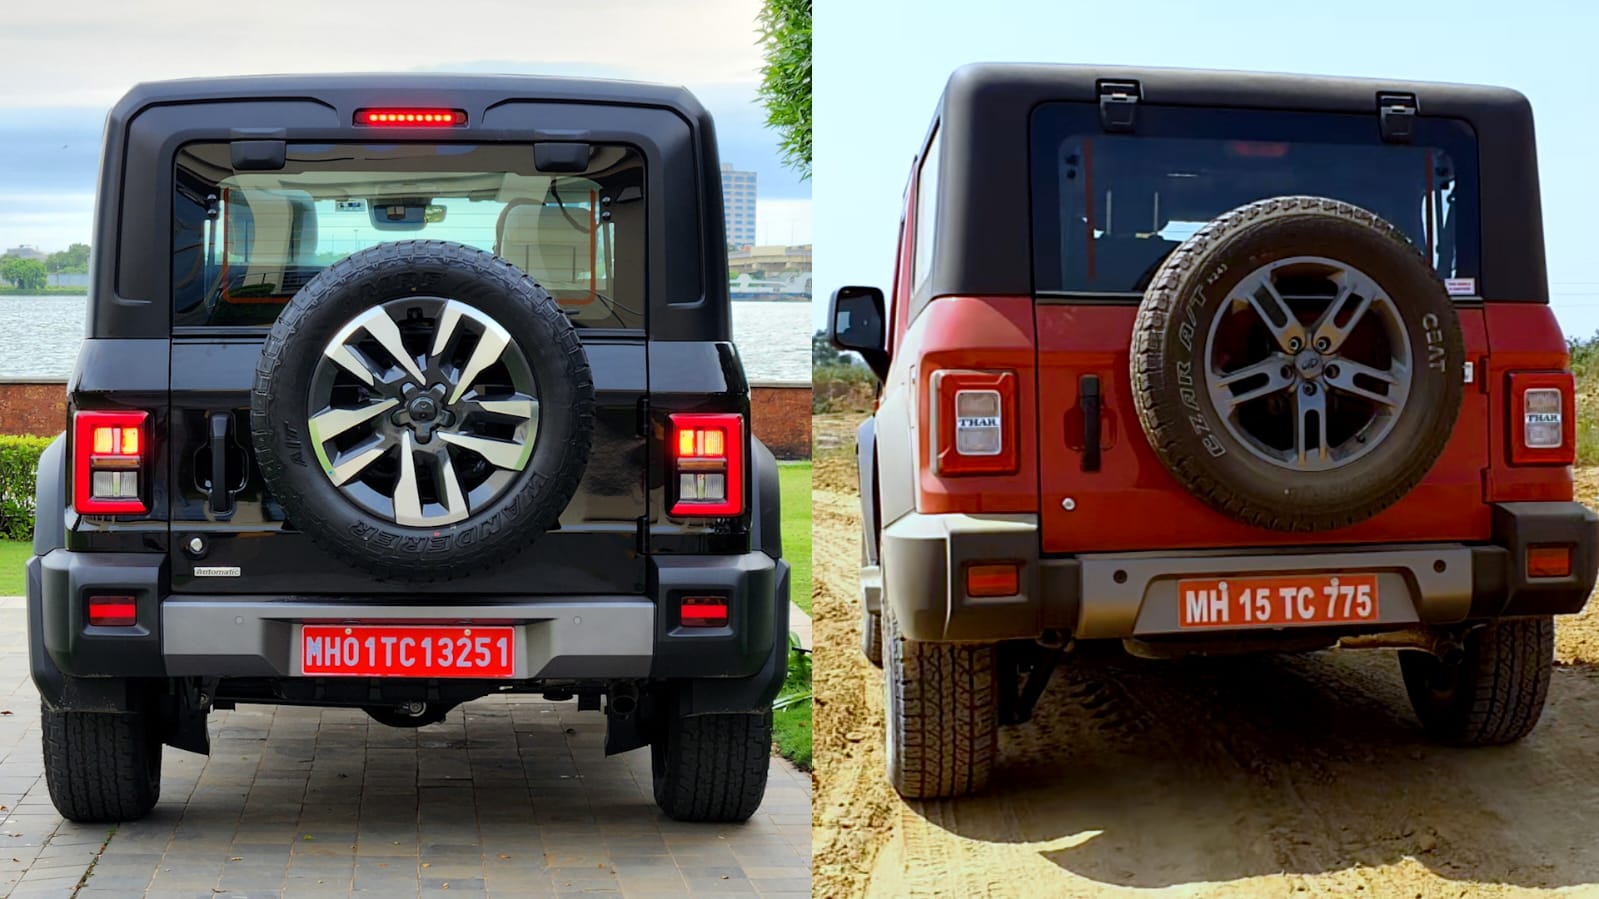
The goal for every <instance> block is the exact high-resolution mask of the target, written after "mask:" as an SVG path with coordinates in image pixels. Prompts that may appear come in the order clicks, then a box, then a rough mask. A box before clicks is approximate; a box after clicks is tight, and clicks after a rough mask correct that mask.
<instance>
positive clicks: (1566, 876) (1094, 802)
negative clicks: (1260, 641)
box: [813, 416, 1599, 899]
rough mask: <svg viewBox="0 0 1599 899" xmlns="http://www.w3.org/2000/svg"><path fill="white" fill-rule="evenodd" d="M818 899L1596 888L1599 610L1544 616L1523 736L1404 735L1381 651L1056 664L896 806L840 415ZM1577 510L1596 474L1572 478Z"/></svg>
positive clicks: (1410, 729) (831, 504)
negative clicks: (866, 631)
mask: <svg viewBox="0 0 1599 899" xmlns="http://www.w3.org/2000/svg"><path fill="white" fill-rule="evenodd" d="M816 428H817V430H818V432H819V433H818V435H817V437H818V456H817V465H816V475H815V504H816V519H815V522H816V523H815V544H814V558H815V571H816V582H815V583H816V588H815V590H816V592H815V604H814V619H813V621H814V628H815V631H814V633H815V646H816V655H817V657H816V666H815V672H816V677H817V679H818V683H817V686H816V693H817V700H818V705H817V711H816V738H815V739H816V757H817V782H818V787H817V791H816V796H815V801H814V805H813V808H814V812H813V815H814V817H815V846H816V854H815V873H814V890H815V895H817V896H828V897H832V896H857V895H872V896H901V895H918V894H924V895H925V894H933V893H945V894H949V895H959V896H1035V895H1051V896H1100V895H1117V894H1121V893H1125V892H1130V891H1131V890H1133V889H1138V890H1151V889H1153V890H1161V891H1163V892H1166V893H1170V894H1174V895H1185V896H1188V895H1200V896H1236V895H1243V896H1281V895H1336V896H1352V895H1365V896H1402V897H1422V899H1431V897H1442V896H1450V897H1454V896H1467V895H1470V896H1501V895H1519V894H1524V893H1529V892H1532V891H1534V890H1537V889H1544V888H1564V889H1565V890H1566V891H1567V893H1568V894H1572V895H1594V896H1599V667H1594V666H1592V665H1590V664H1589V663H1599V613H1595V612H1590V613H1589V614H1587V615H1584V616H1582V617H1581V618H1578V619H1574V620H1564V621H1562V622H1561V624H1560V630H1559V638H1558V639H1559V643H1558V648H1557V652H1558V653H1559V655H1560V657H1561V660H1562V661H1563V662H1566V663H1567V664H1565V665H1563V666H1562V667H1561V668H1559V669H1557V670H1556V672H1555V679H1554V684H1553V685H1552V687H1551V689H1550V693H1549V705H1548V707H1547V709H1546V710H1545V712H1544V716H1543V722H1542V723H1541V724H1540V725H1539V727H1538V729H1537V730H1536V731H1534V732H1533V734H1532V735H1531V736H1530V737H1529V738H1528V739H1527V740H1525V741H1524V742H1522V743H1521V744H1519V745H1517V746H1514V747H1509V748H1505V749H1488V750H1451V749H1446V748H1441V747H1438V746H1435V745H1433V744H1431V743H1429V742H1427V741H1426V740H1425V739H1424V738H1423V737H1422V735H1421V734H1420V732H1419V728H1418V725H1417V724H1416V722H1415V719H1414V717H1413V716H1412V715H1411V712H1410V708H1409V705H1408V703H1407V702H1406V700H1405V696H1404V692H1403V688H1402V687H1401V685H1400V682H1399V675H1398V666H1397V663H1396V662H1395V660H1394V658H1393V655H1392V653H1390V652H1375V651H1366V652H1342V653H1319V654H1316V655H1311V656H1301V657H1284V658H1257V659H1239V660H1229V661H1209V662H1203V663H1199V662H1196V663H1192V664H1189V663H1181V664H1179V663H1153V662H1151V663H1139V662H1137V661H1136V660H1130V659H1125V658H1105V659H1091V658H1074V660H1073V661H1072V663H1071V664H1070V665H1068V666H1066V667H1065V668H1064V669H1062V671H1061V672H1058V673H1057V674H1056V676H1055V679H1054V680H1053V682H1052V683H1051V685H1050V688H1049V690H1048V692H1047V693H1045V695H1044V698H1043V700H1042V701H1041V702H1040V703H1039V707H1038V711H1037V714H1036V717H1035V718H1034V720H1033V721H1032V722H1031V723H1029V724H1027V725H1024V726H1021V727H1015V728H1008V729H1007V730H1006V731H1005V732H1004V735H1003V737H1002V740H1001V753H1002V760H1001V764H1000V767H999V771H998V774H997V776H996V780H995V784H994V787H993V788H992V789H991V790H990V791H989V792H987V793H986V794H984V795H983V796H981V797H978V798H975V799H968V800H964V801H960V802H926V803H906V802H903V801H901V800H900V799H899V798H898V797H897V796H895V795H894V794H893V792H892V791H891V790H890V789H889V787H888V786H887V784H886V783H885V782H884V781H883V778H882V750H881V748H880V747H881V741H882V714H883V713H882V695H881V691H882V687H881V680H880V675H879V673H878V672H877V671H876V669H874V668H872V667H871V666H869V665H867V664H866V662H865V661H864V660H863V659H862V658H861V656H860V653H859V650H858V646H859V620H860V617H859V607H858V602H859V599H858V595H857V592H856V568H857V564H858V559H859V552H860V549H859V539H860V538H859V520H858V517H857V512H856V509H857V506H856V499H855V491H854V483H853V478H854V472H853V468H852V462H851V459H850V458H849V455H848V454H847V453H846V452H843V451H841V450H840V449H835V450H828V449H827V447H828V445H829V443H831V444H832V445H833V446H840V447H845V448H847V447H848V446H849V441H848V439H847V437H845V435H846V434H847V433H848V431H849V430H850V425H849V424H848V421H847V419H845V418H844V417H840V416H824V417H822V418H819V419H818V420H817V423H816ZM1582 482H1583V484H1582V488H1581V489H1582V495H1583V496H1585V497H1588V498H1590V499H1591V498H1592V497H1593V496H1594V495H1595V492H1596V490H1599V476H1596V475H1595V473H1593V472H1585V473H1584V476H1583V478H1582Z"/></svg>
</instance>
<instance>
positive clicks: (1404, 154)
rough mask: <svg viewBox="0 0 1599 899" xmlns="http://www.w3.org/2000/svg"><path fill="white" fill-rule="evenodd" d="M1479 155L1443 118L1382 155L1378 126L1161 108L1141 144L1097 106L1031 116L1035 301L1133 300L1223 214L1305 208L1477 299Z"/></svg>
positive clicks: (1142, 121) (1147, 118)
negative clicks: (1350, 207)
mask: <svg viewBox="0 0 1599 899" xmlns="http://www.w3.org/2000/svg"><path fill="white" fill-rule="evenodd" d="M1476 156H1477V154H1476V143H1475V139H1474V137H1473V135H1472V132H1471V129H1470V127H1469V126H1468V125H1466V124H1465V123H1463V122H1458V121H1455V120H1449V119H1427V118H1422V119H1420V120H1419V121H1418V127H1417V129H1416V139H1415V141H1414V142H1413V143H1410V144H1390V143H1384V142H1383V141H1382V140H1381V137H1380V134H1379V129H1378V126H1377V120H1376V117H1375V116H1356V115H1335V114H1327V113H1302V112H1278V111H1265V110H1228V109H1220V110H1217V109H1210V110H1202V109H1183V108H1171V107H1168V108H1160V107H1156V108H1153V109H1147V110H1146V109H1141V110H1140V111H1139V120H1138V130H1137V132H1136V133H1134V134H1106V133H1104V132H1103V130H1102V129H1101V128H1100V123H1099V117H1098V109H1097V107H1093V106H1089V105H1087V104H1077V103H1055V104H1047V105H1044V106H1041V107H1039V109H1038V110H1037V111H1036V112H1035V113H1034V117H1033V204H1034V216H1033V221H1034V238H1035V240H1034V259H1035V263H1036V264H1035V273H1034V274H1035V280H1036V284H1037V288H1038V289H1039V290H1041V291H1059V292H1068V293H1070V292H1079V293H1129V292H1138V293H1141V292H1143V290H1144V289H1145V288H1146V287H1148V285H1149V282H1150V279H1151V278H1152V277H1153V276H1154V274H1155V270H1156V269H1157V268H1158V267H1159V266H1160V263H1161V262H1162V261H1163V260H1165V258H1166V256H1167V255H1168V254H1169V253H1171V251H1172V250H1174V249H1176V248H1177V246H1178V244H1180V243H1182V242H1183V241H1184V240H1186V239H1187V238H1188V237H1189V236H1190V235H1192V234H1193V233H1194V232H1195V231H1197V230H1199V229H1200V228H1201V227H1203V226H1204V225H1205V223H1206V222H1209V221H1210V220H1211V219H1213V218H1215V217H1216V216H1218V215H1220V214H1221V213H1224V212H1227V211H1228V210H1230V209H1234V208H1237V207H1239V206H1243V205H1245V204H1247V203H1251V202H1254V201H1256V200H1263V199H1266V198H1268V197H1278V196H1289V195H1309V196H1320V197H1331V198H1333V199H1337V200H1343V201H1345V202H1348V203H1353V204H1355V205H1357V206H1360V207H1362V208H1365V209H1367V210H1369V211H1371V212H1374V213H1376V214H1377V215H1380V216H1382V217H1383V218H1384V219H1387V220H1388V221H1389V222H1391V223H1393V224H1394V226H1395V227H1397V228H1398V229H1399V230H1400V231H1402V232H1404V233H1405V235H1406V236H1408V237H1409V238H1410V240H1411V242H1412V243H1414V244H1415V245H1416V246H1417V247H1418V248H1419V249H1421V251H1422V252H1423V253H1424V254H1425V255H1426V256H1427V258H1428V259H1429V260H1430V261H1431V262H1432V264H1433V266H1434V267H1435V268H1436V269H1437V271H1438V274H1439V277H1442V278H1447V279H1462V280H1457V281H1456V282H1454V283H1452V284H1451V293H1456V294H1471V293H1475V292H1476V290H1475V279H1476V277H1477V275H1478V271H1477V265H1478V263H1477V258H1478V257H1477V241H1478V237H1477V234H1478V231H1477V171H1476V165H1477V158H1476ZM1467 279H1469V280H1467Z"/></svg>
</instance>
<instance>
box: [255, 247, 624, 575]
mask: <svg viewBox="0 0 1599 899" xmlns="http://www.w3.org/2000/svg"><path fill="white" fill-rule="evenodd" d="M409 296H435V297H445V298H450V299H458V300H461V301H462V302H465V303H468V304H470V305H472V306H474V307H476V308H477V309H479V310H480V311H482V312H483V313H485V314H487V315H488V316H490V317H492V318H493V319H494V320H495V321H496V322H498V323H499V325H500V326H501V327H503V328H505V329H506V330H507V331H509V332H510V334H511V337H512V339H513V340H515V341H516V342H517V344H518V345H519V346H520V347H521V349H522V352H523V354H524V355H525V356H526V357H527V360H528V363H529V365H530V366H531V367H532V370H533V378H534V380H535V382H536V383H537V388H538V391H539V426H538V432H537V435H536V437H535V444H534V448H533V455H532V457H531V458H530V459H529V460H528V462H527V465H526V467H525V468H524V469H523V470H522V472H521V473H520V476H519V477H518V479H517V480H516V481H515V482H514V483H513V484H512V485H511V486H510V487H509V488H508V489H507V490H505V492H504V493H503V494H501V495H500V496H499V497H498V498H496V499H495V500H494V501H493V502H491V503H490V504H489V505H488V507H487V508H485V509H479V510H474V512H473V514H472V515H470V516H469V517H467V518H466V519H465V520H463V521H458V522H455V523H453V524H448V525H442V526H436V527H408V526H404V525H399V524H396V523H394V522H392V521H388V520H386V519H383V518H380V517H378V516H375V515H372V514H370V513H368V512H367V511H366V510H364V509H361V508H359V507H358V506H356V504H355V503H353V502H351V501H350V500H349V499H348V498H346V497H345V496H344V495H343V494H342V493H341V492H340V491H339V489H338V488H337V487H335V486H334V485H333V483H332V482H331V481H330V480H329V479H328V478H327V476H326V475H325V474H324V473H323V472H322V471H321V469H320V467H319V466H318V463H317V460H316V454H315V451H314V449H313V448H312V447H311V446H310V445H309V438H308V436H307V435H306V434H305V423H306V421H307V419H308V417H309V416H308V410H307V408H306V407H307V405H308V402H309V384H310V381H311V378H312V375H313V373H314V371H315V366H316V361H317V359H318V358H320V356H321V354H322V349H323V347H324V346H326V344H327V342H328V341H329V340H330V339H331V338H332V336H333V334H334V332H336V331H337V330H338V329H339V328H340V327H342V326H343V325H344V324H345V323H346V322H348V321H349V320H350V319H352V318H354V317H355V316H356V315H357V314H359V313H360V312H362V311H365V310H366V309H368V308H370V307H372V306H375V305H379V304H382V303H384V302H387V301H389V300H394V299H403V298H405V297H409ZM250 429H251V436H252V440H253V443H254V446H255V451H256V461H257V463H258V465H259V466H260V469H261V475H262V477H263V479H264V480H265V481H266V483H267V486H268V487H269V488H270V489H271V491H272V495H273V496H274V497H276V498H277V500H278V501H279V502H280V503H282V504H283V508H284V511H285V512H286V513H287V516H288V519H289V521H290V522H291V523H292V524H293V525H294V526H295V527H297V528H299V529H300V530H301V531H303V532H304V533H306V534H307V535H308V536H310V538H311V539H312V540H313V541H314V542H315V543H316V544H317V545H318V546H321V547H322V548H323V549H326V550H328V551H329V552H331V553H332V554H333V555H335V556H337V557H338V558H340V559H345V560H348V561H349V562H351V563H352V564H354V565H356V566H358V567H360V568H363V569H365V570H367V571H369V572H371V573H372V574H374V575H377V576H378V577H379V578H383V579H394V580H405V581H414V582H427V581H439V580H448V579H452V578H458V577H464V576H466V575H469V574H473V573H477V572H481V571H483V570H485V569H488V568H491V567H493V566H495V565H498V564H500V563H502V562H504V561H506V560H507V559H509V558H511V557H512V556H513V555H515V554H517V553H519V552H521V551H523V550H524V549H526V548H527V547H528V546H529V545H531V544H532V543H533V542H534V541H536V540H537V539H538V537H539V536H540V535H542V534H543V533H544V532H545V530H546V529H548V528H549V527H550V526H551V525H552V524H554V523H555V521H556V520H557V518H559V516H560V514H561V512H562V511H563V510H564V509H565V508H566V505H567V503H569V502H570V501H571V499H572V496H573V494H574V493H575V492H576V490H577V487H578V484H579V482H580V481H581V480H582V477H583V470H584V468H585V466H586V465H587V464H588V456H589V445H590V441H591V439H592V434H593V430H594V381H593V376H592V374H591V373H590V370H589V364H588V356H587V354H586V353H585V352H584V350H583V345H582V343H581V342H580V341H579V340H578V336H577V332H576V331H575V330H574V329H573V327H572V325H571V322H569V321H568V320H567V318H566V315H565V313H563V312H562V311H561V308H560V306H559V305H558V304H556V302H555V301H554V300H553V299H551V298H550V295H549V294H548V293H546V292H545V291H544V289H543V288H542V287H539V286H538V285H537V284H536V283H534V282H533V280H532V279H531V278H529V277H528V276H527V274H526V273H524V272H523V271H522V270H521V269H519V268H517V267H516V266H514V265H512V264H511V263H509V262H507V261H505V260H504V259H501V258H499V257H498V256H495V255H493V254H491V253H486V252H484V251H482V250H478V249H474V248H472V247H467V246H463V245H461V244H457V243H451V242H448V241H439V240H414V241H397V242H394V243H385V244H380V245H378V246H376V247H372V248H370V249H367V250H362V251H361V252H358V253H354V254H352V255H350V256H348V257H346V258H344V259H342V260H340V261H339V262H337V263H334V264H333V265H332V266H330V267H329V268H328V269H327V270H326V271H324V272H322V273H321V274H319V275H317V276H316V277H315V278H313V279H311V281H310V282H309V283H308V284H306V285H305V287H304V288H303V289H301V291H300V292H299V293H297V294H295V296H294V299H292V300H291V301H290V302H289V304H288V305H287V306H286V307H284V309H283V312H282V314H280V315H279V316H278V318H277V321H276V322H274V324H273V325H272V330H271V331H270V332H268V334H267V339H266V343H265V344H264V345H263V347H262V349H261V358H260V360H259V362H258V363H257V366H256V373H255V387H254V390H253V391H252V393H251V397H250Z"/></svg>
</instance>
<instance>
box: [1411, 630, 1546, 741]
mask: <svg viewBox="0 0 1599 899" xmlns="http://www.w3.org/2000/svg"><path fill="white" fill-rule="evenodd" d="M1465 644H1466V645H1465V651H1464V654H1463V655H1462V657H1461V659H1460V661H1459V662H1458V663H1456V664H1454V665H1446V664H1445V663H1444V662H1442V661H1440V660H1439V659H1438V658H1437V657H1436V656H1433V655H1432V654H1430V653H1426V652H1421V651H1417V650H1408V651H1404V652H1401V653H1400V654H1399V669H1400V671H1401V673H1402V674H1403V676H1404V679H1405V692H1406V693H1408V694H1409V695H1410V704H1411V707H1412V708H1414V709H1415V710H1416V717H1418V718H1420V719H1421V723H1422V727H1423V728H1425V729H1426V731H1427V734H1428V736H1430V737H1432V738H1433V739H1435V740H1438V741H1439V742H1441V743H1447V744H1449V745H1452V746H1501V745H1504V744H1506V743H1514V742H1516V741H1517V740H1520V739H1521V738H1522V737H1525V736H1526V735H1527V734H1529V733H1531V732H1532V729H1533V727H1534V726H1536V725H1537V724H1538V718H1539V716H1540V715H1542V713H1543V706H1544V700H1545V699H1546V698H1547V697H1548V695H1549V680H1550V678H1551V676H1552V675H1553V673H1554V666H1555V622H1554V619H1553V618H1551V617H1549V616H1543V617H1538V618H1505V619H1501V620H1497V621H1492V622H1489V623H1488V624H1487V625H1484V626H1483V627H1481V628H1478V629H1476V630H1474V631H1472V632H1471V633H1470V634H1468V635H1467V637H1466V641H1465Z"/></svg>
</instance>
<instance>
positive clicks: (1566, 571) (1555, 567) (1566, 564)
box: [1527, 546, 1571, 577]
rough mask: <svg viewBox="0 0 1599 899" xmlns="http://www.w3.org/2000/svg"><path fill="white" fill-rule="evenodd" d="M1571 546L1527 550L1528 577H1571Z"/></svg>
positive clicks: (1535, 547) (1537, 547)
mask: <svg viewBox="0 0 1599 899" xmlns="http://www.w3.org/2000/svg"><path fill="white" fill-rule="evenodd" d="M1570 576H1571V547H1570V546H1532V547H1528V548H1527V577H1570Z"/></svg>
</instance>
